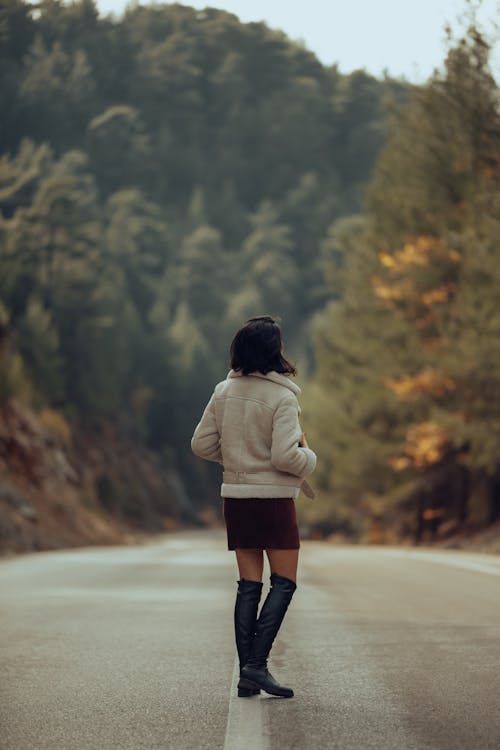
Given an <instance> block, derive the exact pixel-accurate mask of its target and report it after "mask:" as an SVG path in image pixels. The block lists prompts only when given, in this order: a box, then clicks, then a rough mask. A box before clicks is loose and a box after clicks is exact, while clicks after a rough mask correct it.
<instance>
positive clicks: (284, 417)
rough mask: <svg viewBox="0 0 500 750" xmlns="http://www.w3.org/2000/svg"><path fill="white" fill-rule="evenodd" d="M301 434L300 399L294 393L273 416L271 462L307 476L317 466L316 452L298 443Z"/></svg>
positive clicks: (280, 468) (285, 469)
mask: <svg viewBox="0 0 500 750" xmlns="http://www.w3.org/2000/svg"><path fill="white" fill-rule="evenodd" d="M301 434H302V429H301V427H300V423H299V405H298V401H297V399H296V398H295V396H293V395H292V396H291V397H288V396H287V397H285V398H284V399H283V400H282V401H280V403H279V404H278V406H277V408H276V411H275V412H274V416H273V434H272V443H271V463H272V465H273V466H274V467H275V468H276V469H278V471H286V472H287V473H289V474H295V476H298V477H305V476H306V475H307V474H310V473H311V472H312V471H314V469H315V468H316V454H315V452H314V451H313V450H311V448H302V447H300V446H299V444H298V443H299V439H300V436H301Z"/></svg>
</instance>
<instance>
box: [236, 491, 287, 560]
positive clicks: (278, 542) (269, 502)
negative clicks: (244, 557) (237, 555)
mask: <svg viewBox="0 0 500 750" xmlns="http://www.w3.org/2000/svg"><path fill="white" fill-rule="evenodd" d="M222 501H223V505H222V513H223V516H224V521H225V524H226V530H227V548H228V549H299V547H300V536H299V527H298V524H297V513H296V510H295V501H294V499H293V498H291V497H248V498H247V497H245V498H241V497H223V498H222Z"/></svg>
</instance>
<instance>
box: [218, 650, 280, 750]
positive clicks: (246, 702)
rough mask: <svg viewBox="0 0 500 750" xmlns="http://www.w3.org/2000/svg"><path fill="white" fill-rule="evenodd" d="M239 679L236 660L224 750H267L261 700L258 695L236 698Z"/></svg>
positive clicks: (267, 744) (238, 668) (238, 667)
mask: <svg viewBox="0 0 500 750" xmlns="http://www.w3.org/2000/svg"><path fill="white" fill-rule="evenodd" d="M239 678H240V666H239V662H238V659H236V661H235V664H234V670H233V679H232V681H231V693H230V695H229V708H228V713H227V727H226V738H225V740H224V750H248V748H250V747H251V748H252V750H269V743H268V738H267V736H266V734H265V733H264V724H263V720H262V698H261V696H259V695H254V696H252V697H251V698H238V687H237V686H238V680H239Z"/></svg>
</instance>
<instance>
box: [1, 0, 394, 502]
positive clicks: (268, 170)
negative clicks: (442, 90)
mask: <svg viewBox="0 0 500 750" xmlns="http://www.w3.org/2000/svg"><path fill="white" fill-rule="evenodd" d="M407 90H408V86H407V85H406V84H404V83H403V82H397V81H392V80H389V79H386V80H382V81H380V80H376V79H374V78H372V77H371V76H369V75H368V74H366V73H365V72H363V71H356V72H353V73H352V74H350V75H341V74H340V73H339V72H338V70H337V68H336V67H331V68H325V67H324V66H323V65H321V64H320V63H319V61H318V60H317V59H316V57H315V56H314V55H313V54H312V53H311V52H309V51H308V50H307V49H305V48H304V47H302V46H301V45H299V44H297V43H293V42H291V41H290V40H289V39H288V38H287V37H286V36H285V35H284V34H283V33H281V32H278V31H275V30H271V29H269V28H268V27H267V26H266V25H264V24H262V23H251V24H242V23H240V22H239V20H238V19H237V18H236V17H235V16H233V15H231V14H228V13H225V12H221V11H217V10H213V9H207V10H205V11H195V10H193V9H191V8H188V7H184V6H181V5H176V4H169V5H166V4H165V5H151V6H134V7H130V8H129V10H127V11H126V13H125V14H124V15H123V17H121V18H118V19H117V18H114V17H113V18H112V17H100V16H99V15H98V12H97V10H96V6H95V4H94V3H93V2H92V0H81V1H80V2H75V3H71V4H63V3H61V2H60V1H59V0H42V2H41V3H37V4H36V6H35V5H30V4H28V3H25V2H21V0H7V1H6V2H3V3H2V4H1V6H0V110H1V112H2V117H1V121H0V151H1V160H0V205H1V214H0V325H1V334H2V349H1V355H0V356H1V361H0V398H1V400H2V403H4V404H5V403H7V402H8V401H9V400H10V399H18V400H19V401H20V402H21V403H22V404H25V405H26V406H29V407H31V408H32V409H33V410H34V411H35V412H37V413H39V412H41V411H42V410H44V409H45V410H46V409H50V410H51V412H52V413H54V414H55V415H56V418H55V421H56V422H57V424H59V425H60V423H61V420H62V423H63V424H65V425H66V426H67V427H68V429H69V431H70V432H71V433H72V434H74V435H76V434H77V433H78V431H82V430H85V431H91V432H92V431H94V432H96V433H97V434H107V433H106V426H110V427H111V428H112V429H113V431H114V434H116V435H117V436H118V437H119V436H122V437H123V436H125V437H127V438H132V439H134V440H136V441H138V443H142V444H144V445H145V446H146V447H147V448H148V449H150V450H151V451H153V452H154V453H155V454H156V455H157V456H158V457H159V459H160V460H161V462H163V465H164V466H165V467H166V469H172V470H174V471H175V472H178V473H179V478H180V481H181V483H182V485H183V486H184V488H185V491H186V493H187V496H188V497H189V498H190V502H191V503H192V506H193V508H194V509H195V510H196V509H200V508H203V507H205V505H207V504H209V503H210V502H214V501H216V499H217V491H218V481H217V480H218V474H217V476H216V467H213V466H209V465H206V464H204V463H203V462H200V461H199V460H198V459H196V458H195V457H194V456H192V454H191V451H190V445H189V440H190V437H191V434H192V431H193V428H194V425H195V424H196V422H197V420H198V418H199V416H200V413H201V409H202V408H203V405H204V403H205V401H206V399H207V397H208V395H209V393H210V392H211V389H212V387H213V384H214V383H215V382H216V381H218V380H221V379H222V378H224V377H225V375H226V373H227V370H228V367H229V360H228V347H229V343H230V340H231V337H232V335H233V334H234V332H235V330H236V329H237V328H238V327H239V326H240V325H241V323H242V322H243V321H244V320H245V318H246V317H248V316H250V315H253V314H256V313H259V312H271V313H273V314H277V315H279V316H281V319H282V321H283V326H284V333H285V337H286V342H287V349H288V352H289V353H290V355H291V356H294V357H295V358H296V360H297V361H298V362H299V364H301V365H302V374H305V371H307V369H308V368H310V367H311V365H312V360H313V348H312V341H311V339H310V321H311V318H312V316H313V315H314V313H316V312H317V311H319V310H321V309H322V308H323V306H324V304H325V302H326V301H327V300H328V299H331V298H333V297H335V296H336V292H335V291H334V290H333V289H332V288H331V286H330V284H329V283H328V282H327V280H326V279H325V274H324V257H323V254H322V251H321V248H322V246H323V244H324V243H325V242H328V241H329V240H328V238H329V237H330V236H331V232H332V227H333V225H334V223H335V221H336V220H337V219H338V218H339V217H343V216H346V215H352V214H358V213H359V212H360V211H361V210H362V195H363V193H362V189H363V185H364V184H365V182H366V181H367V179H368V178H369V176H370V175H371V172H372V168H373V165H374V162H375V159H376V156H377V154H378V152H379V150H380V148H381V146H382V145H383V143H384V142H385V138H386V129H387V127H386V126H387V109H386V106H387V104H388V103H389V102H390V101H402V100H403V99H404V98H405V96H406V93H407ZM52 421H54V420H52ZM65 430H66V427H64V429H63V432H64V431H65ZM56 432H57V430H56ZM60 432H61V429H59V433H60ZM107 481H108V484H109V483H111V486H112V487H113V479H112V478H108V480H107ZM105 483H106V482H105ZM106 486H108V485H106ZM121 486H122V485H121ZM121 491H122V490H121V489H120V488H117V487H115V489H114V495H115V496H117V497H118V499H115V503H118V504H119V496H120V492H121ZM97 494H98V496H99V497H100V495H99V493H97ZM108 494H109V493H108ZM138 502H139V501H138ZM158 503H159V506H161V501H158ZM136 515H137V513H136Z"/></svg>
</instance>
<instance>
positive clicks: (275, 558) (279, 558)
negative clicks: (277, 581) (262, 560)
mask: <svg viewBox="0 0 500 750" xmlns="http://www.w3.org/2000/svg"><path fill="white" fill-rule="evenodd" d="M266 554H267V559H268V560H269V567H270V569H271V573H277V574H278V575H280V576H285V577H286V578H290V580H292V581H294V583H296V582H297V566H298V562H299V550H298V549H266Z"/></svg>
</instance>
